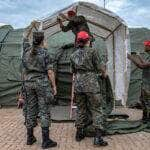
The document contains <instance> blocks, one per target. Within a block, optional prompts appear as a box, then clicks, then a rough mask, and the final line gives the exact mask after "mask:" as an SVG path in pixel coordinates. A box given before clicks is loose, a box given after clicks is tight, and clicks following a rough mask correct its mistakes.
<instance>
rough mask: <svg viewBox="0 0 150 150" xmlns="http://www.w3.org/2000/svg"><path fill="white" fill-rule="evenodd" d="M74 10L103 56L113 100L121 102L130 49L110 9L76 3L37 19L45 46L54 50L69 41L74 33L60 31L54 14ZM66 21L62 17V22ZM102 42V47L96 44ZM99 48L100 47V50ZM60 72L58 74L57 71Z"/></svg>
mask: <svg viewBox="0 0 150 150" xmlns="http://www.w3.org/2000/svg"><path fill="white" fill-rule="evenodd" d="M70 9H74V10H76V12H77V14H78V15H83V16H85V17H86V18H87V21H88V25H89V27H90V30H91V32H92V34H93V35H94V37H95V39H96V41H95V42H94V45H93V47H95V48H97V49H98V50H99V52H100V54H101V55H103V56H104V58H106V59H105V60H108V61H106V62H107V68H108V73H109V76H110V79H111V83H112V87H113V89H114V96H115V99H116V101H119V100H121V102H122V104H125V102H126V100H127V91H128V79H129V78H128V74H129V70H128V62H127V58H126V54H127V51H130V46H129V45H130V44H129V34H128V27H127V25H126V24H125V22H124V21H123V20H122V19H121V18H120V17H119V16H117V15H116V14H114V13H113V12H110V11H108V10H106V9H104V8H102V7H98V6H96V5H94V4H91V3H87V2H77V3H74V4H73V5H70V6H69V7H67V8H65V9H63V10H60V11H58V12H56V13H54V14H53V15H52V16H50V17H47V18H44V19H42V20H40V21H41V25H42V29H43V30H44V31H45V35H46V37H47V38H48V41H49V46H50V47H49V49H51V51H57V50H58V48H60V47H62V46H64V45H67V44H70V43H73V42H74V38H75V37H74V35H73V34H72V33H71V32H67V33H62V31H61V29H60V27H59V25H58V22H57V16H58V15H59V13H66V12H67V11H68V10H70ZM66 23H67V21H65V20H64V24H66ZM100 41H103V43H104V45H106V47H105V48H104V47H101V46H100V43H102V42H100ZM101 48H103V49H101ZM61 75H62V74H61Z"/></svg>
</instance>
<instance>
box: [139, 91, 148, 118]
mask: <svg viewBox="0 0 150 150" xmlns="http://www.w3.org/2000/svg"><path fill="white" fill-rule="evenodd" d="M141 101H142V107H143V113H145V114H147V117H149V118H150V91H149V90H145V89H142V99H141Z"/></svg>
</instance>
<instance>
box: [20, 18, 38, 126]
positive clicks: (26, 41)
mask: <svg viewBox="0 0 150 150" xmlns="http://www.w3.org/2000/svg"><path fill="white" fill-rule="evenodd" d="M38 26H39V24H38V22H36V21H32V22H31V25H30V26H29V27H27V29H26V31H25V32H24V35H23V55H24V53H26V52H27V50H29V47H31V44H30V41H31V34H32V30H33V29H34V28H36V30H37V28H38ZM24 76H25V74H24V69H23V66H22V65H21V80H22V86H21V90H20V92H19V99H18V108H23V116H24V117H25V122H24V124H26V112H27V108H26V100H25V99H26V92H25V88H24V82H23V80H24ZM37 107H38V106H37ZM37 114H38V111H37Z"/></svg>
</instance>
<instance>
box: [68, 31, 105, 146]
mask: <svg viewBox="0 0 150 150" xmlns="http://www.w3.org/2000/svg"><path fill="white" fill-rule="evenodd" d="M77 43H78V45H79V48H78V49H77V50H76V51H75V52H74V53H73V54H72V56H71V68H72V72H73V74H74V92H75V93H74V94H75V103H76V105H77V108H78V111H77V119H76V124H75V126H76V128H77V132H76V141H81V140H82V139H84V137H85V133H84V128H85V127H86V121H85V120H86V117H87V114H86V112H87V111H90V113H91V116H92V121H93V126H94V127H95V131H96V134H95V137H94V145H96V146H106V145H108V143H107V142H106V141H104V140H103V138H102V130H103V117H104V116H103V113H102V105H101V103H102V95H101V93H100V86H99V83H98V78H97V74H98V73H99V74H100V72H101V73H102V75H103V77H105V78H106V77H107V75H106V72H105V64H103V62H102V59H101V58H100V56H99V54H98V52H97V51H96V50H95V49H93V48H90V47H89V46H90V36H89V35H88V33H87V32H85V31H81V32H79V33H78V35H77Z"/></svg>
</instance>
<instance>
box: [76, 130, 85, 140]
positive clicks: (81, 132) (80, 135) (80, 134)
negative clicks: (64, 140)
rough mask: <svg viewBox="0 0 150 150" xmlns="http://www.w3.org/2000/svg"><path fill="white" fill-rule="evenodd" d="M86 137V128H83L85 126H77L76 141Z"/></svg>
mask: <svg viewBox="0 0 150 150" xmlns="http://www.w3.org/2000/svg"><path fill="white" fill-rule="evenodd" d="M84 138H85V133H84V129H83V128H77V132H76V141H77V142H80V141H81V140H83V139H84Z"/></svg>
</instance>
